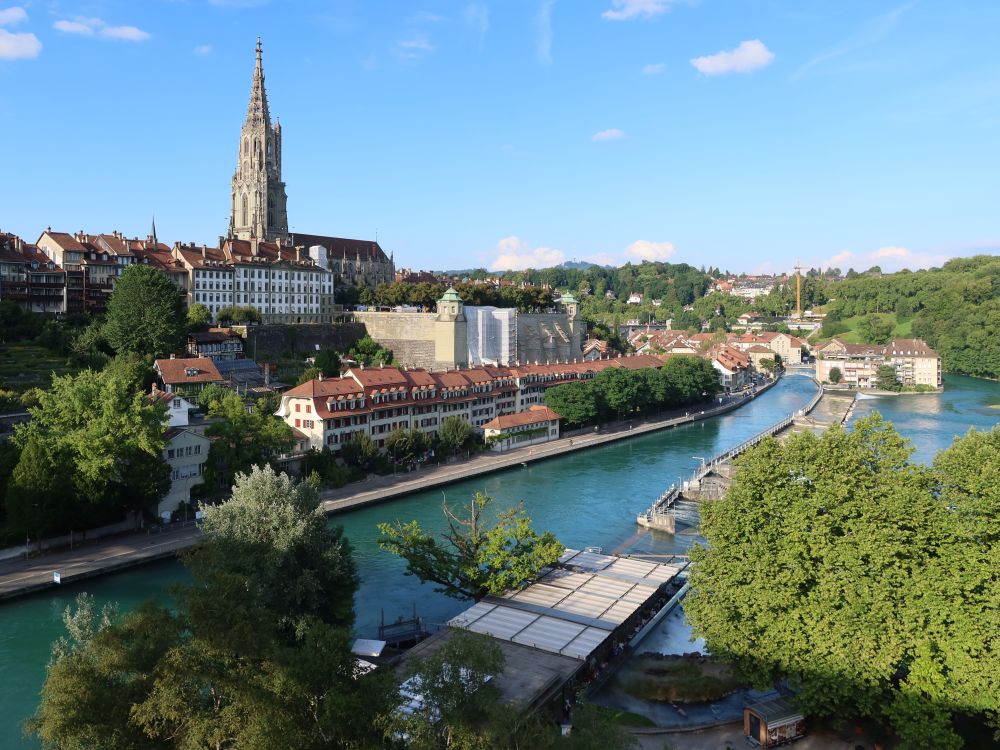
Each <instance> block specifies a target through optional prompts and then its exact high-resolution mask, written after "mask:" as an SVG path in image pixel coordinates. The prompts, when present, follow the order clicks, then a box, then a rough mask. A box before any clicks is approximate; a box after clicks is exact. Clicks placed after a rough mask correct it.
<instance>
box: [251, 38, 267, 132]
mask: <svg viewBox="0 0 1000 750" xmlns="http://www.w3.org/2000/svg"><path fill="white" fill-rule="evenodd" d="M247 123H248V124H250V123H253V124H261V123H263V124H264V125H267V127H269V128H270V127H271V115H270V113H268V111H267V91H266V90H265V88H264V62H263V60H262V59H261V46H260V37H259V36H258V37H257V62H256V63H255V64H254V69H253V85H252V86H251V87H250V104H249V106H248V107H247Z"/></svg>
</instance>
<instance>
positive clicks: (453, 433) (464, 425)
mask: <svg viewBox="0 0 1000 750" xmlns="http://www.w3.org/2000/svg"><path fill="white" fill-rule="evenodd" d="M473 438H474V432H473V430H472V426H471V425H470V424H469V423H468V422H466V421H465V420H464V419H462V418H461V417H445V419H444V420H442V422H441V426H440V427H439V428H438V431H437V447H438V450H439V451H440V452H441V453H443V454H444V455H445V456H453V455H455V454H456V453H458V452H459V451H462V450H466V449H468V448H469V447H471V446H470V444H471V442H472V440H473Z"/></svg>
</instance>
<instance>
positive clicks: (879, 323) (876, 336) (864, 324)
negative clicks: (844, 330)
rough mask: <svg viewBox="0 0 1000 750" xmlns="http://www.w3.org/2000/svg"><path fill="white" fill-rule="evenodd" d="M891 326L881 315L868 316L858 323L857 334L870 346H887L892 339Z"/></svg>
mask: <svg viewBox="0 0 1000 750" xmlns="http://www.w3.org/2000/svg"><path fill="white" fill-rule="evenodd" d="M892 329H893V325H892V323H891V322H889V321H888V320H886V319H885V318H883V317H882V316H881V315H869V316H868V317H866V318H863V319H862V320H861V322H860V323H858V333H859V334H860V335H861V338H863V339H864V340H865V341H867V342H869V343H872V344H887V343H889V339H890V338H892Z"/></svg>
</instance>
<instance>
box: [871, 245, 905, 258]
mask: <svg viewBox="0 0 1000 750" xmlns="http://www.w3.org/2000/svg"><path fill="white" fill-rule="evenodd" d="M909 255H910V251H909V250H907V249H906V248H905V247H893V246H889V247H880V248H879V249H878V250H876V251H875V252H873V253H872V257H873V258H906V257H908V256H909Z"/></svg>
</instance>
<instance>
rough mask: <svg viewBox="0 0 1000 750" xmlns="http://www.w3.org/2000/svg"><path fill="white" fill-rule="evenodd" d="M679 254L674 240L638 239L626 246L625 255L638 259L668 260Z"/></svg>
mask: <svg viewBox="0 0 1000 750" xmlns="http://www.w3.org/2000/svg"><path fill="white" fill-rule="evenodd" d="M676 254H677V248H676V247H674V243H673V242H650V241H649V240H637V241H635V242H633V243H632V244H631V245H629V246H628V247H626V248H625V257H627V258H635V259H636V260H668V259H669V258H672V257H674V255H676Z"/></svg>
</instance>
